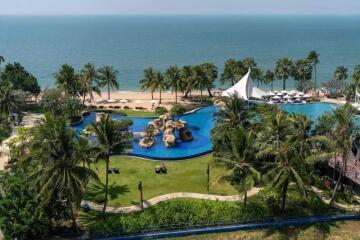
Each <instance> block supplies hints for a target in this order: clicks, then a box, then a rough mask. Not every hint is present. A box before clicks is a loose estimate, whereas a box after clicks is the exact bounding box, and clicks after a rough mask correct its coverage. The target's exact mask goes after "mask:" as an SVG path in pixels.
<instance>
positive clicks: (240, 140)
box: [215, 127, 261, 205]
mask: <svg viewBox="0 0 360 240" xmlns="http://www.w3.org/2000/svg"><path fill="white" fill-rule="evenodd" d="M229 134H230V136H229V138H230V142H231V151H230V152H223V153H221V154H218V155H217V156H218V157H215V161H216V162H217V163H218V164H221V165H224V166H225V167H227V168H228V169H229V172H228V174H226V176H225V177H224V179H226V180H228V181H229V182H230V183H231V185H233V186H234V187H235V188H236V189H237V190H238V191H239V192H243V194H244V198H243V199H244V205H246V203H247V191H249V190H250V189H252V188H253V187H254V185H255V183H256V182H258V181H259V180H260V178H261V177H260V172H259V171H258V170H256V168H255V167H254V164H255V160H256V148H255V136H254V134H253V133H252V132H251V131H247V130H245V129H244V128H243V127H237V128H234V129H233V131H231V132H229Z"/></svg>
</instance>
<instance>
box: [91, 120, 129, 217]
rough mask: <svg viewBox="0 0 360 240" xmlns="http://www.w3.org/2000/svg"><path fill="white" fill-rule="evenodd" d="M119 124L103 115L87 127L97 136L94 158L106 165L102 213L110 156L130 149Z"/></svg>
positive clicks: (107, 186)
mask: <svg viewBox="0 0 360 240" xmlns="http://www.w3.org/2000/svg"><path fill="white" fill-rule="evenodd" d="M119 124H121V122H115V121H113V120H112V119H111V115H109V114H107V115H103V116H102V117H101V118H100V121H99V122H97V123H92V124H91V126H90V127H89V130H90V131H92V132H93V133H94V134H95V135H96V136H97V142H98V145H97V146H96V147H94V151H96V157H95V158H96V159H101V160H104V161H105V163H106V168H105V171H106V172H105V201H104V207H103V212H104V213H105V211H106V206H107V202H108V191H109V165H110V156H111V154H114V153H117V154H119V153H123V152H124V151H125V150H126V149H127V148H129V147H130V135H129V134H128V132H122V131H120V129H119Z"/></svg>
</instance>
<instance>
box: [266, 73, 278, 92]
mask: <svg viewBox="0 0 360 240" xmlns="http://www.w3.org/2000/svg"><path fill="white" fill-rule="evenodd" d="M274 79H275V74H274V72H273V71H271V70H267V71H266V73H265V76H264V82H265V83H266V84H269V83H270V84H271V91H274Z"/></svg>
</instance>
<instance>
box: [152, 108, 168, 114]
mask: <svg viewBox="0 0 360 240" xmlns="http://www.w3.org/2000/svg"><path fill="white" fill-rule="evenodd" d="M167 112H168V110H167V109H166V108H164V107H156V108H155V113H156V114H159V115H164V114H165V113H167Z"/></svg>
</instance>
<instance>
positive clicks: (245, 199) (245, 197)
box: [244, 190, 247, 206]
mask: <svg viewBox="0 0 360 240" xmlns="http://www.w3.org/2000/svg"><path fill="white" fill-rule="evenodd" d="M246 203H247V190H245V191H244V206H246Z"/></svg>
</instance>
